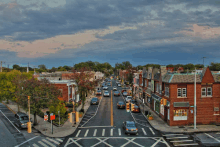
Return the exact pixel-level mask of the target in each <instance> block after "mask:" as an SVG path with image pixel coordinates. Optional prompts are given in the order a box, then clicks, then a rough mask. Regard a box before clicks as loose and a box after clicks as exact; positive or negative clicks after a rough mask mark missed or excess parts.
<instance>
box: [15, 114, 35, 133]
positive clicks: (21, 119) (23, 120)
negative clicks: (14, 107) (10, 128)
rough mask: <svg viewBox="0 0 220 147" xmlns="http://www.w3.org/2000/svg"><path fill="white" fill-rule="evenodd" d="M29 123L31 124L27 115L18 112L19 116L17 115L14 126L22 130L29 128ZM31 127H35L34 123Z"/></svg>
mask: <svg viewBox="0 0 220 147" xmlns="http://www.w3.org/2000/svg"><path fill="white" fill-rule="evenodd" d="M27 122H29V117H28V115H27V114H25V113H23V112H18V113H17V114H15V121H14V124H15V125H16V126H18V127H19V128H20V129H23V128H27ZM31 127H33V123H32V121H31Z"/></svg>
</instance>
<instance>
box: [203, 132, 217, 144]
mask: <svg viewBox="0 0 220 147" xmlns="http://www.w3.org/2000/svg"><path fill="white" fill-rule="evenodd" d="M204 134H205V135H207V136H209V137H210V138H213V139H215V140H216V141H218V142H220V140H218V139H217V138H215V137H213V136H211V135H209V134H207V133H204Z"/></svg>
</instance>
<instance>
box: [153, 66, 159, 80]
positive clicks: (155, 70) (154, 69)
mask: <svg viewBox="0 0 220 147" xmlns="http://www.w3.org/2000/svg"><path fill="white" fill-rule="evenodd" d="M157 72H158V69H157V68H153V71H152V76H151V79H154V75H155V74H156V73H157Z"/></svg>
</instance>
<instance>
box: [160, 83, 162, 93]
mask: <svg viewBox="0 0 220 147" xmlns="http://www.w3.org/2000/svg"><path fill="white" fill-rule="evenodd" d="M161 91H162V86H161V85H160V94H161Z"/></svg>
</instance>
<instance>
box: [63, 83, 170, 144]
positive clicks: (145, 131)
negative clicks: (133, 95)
mask: <svg viewBox="0 0 220 147" xmlns="http://www.w3.org/2000/svg"><path fill="white" fill-rule="evenodd" d="M115 85H116V81H115V80H112V86H108V87H109V88H108V91H109V92H110V94H111V90H112V87H113V86H115ZM121 89H122V88H121V87H118V91H121ZM102 91H103V92H104V90H102ZM112 94H113V92H112ZM99 99H100V104H99V105H91V106H90V107H89V109H88V110H87V112H86V114H85V116H84V117H83V119H82V122H81V123H80V125H79V127H78V128H77V129H76V131H75V132H74V133H73V134H71V135H70V136H68V137H66V138H65V139H64V141H63V142H62V144H61V146H79V147H81V146H82V147H87V146H93V147H95V146H97V147H102V146H103V147H104V146H110V147H111V146H122V147H129V146H132V147H133V146H134V147H135V146H143V147H144V146H153V147H159V146H160V147H162V146H169V145H168V144H167V142H166V141H165V140H164V138H163V137H162V136H161V134H160V132H158V131H156V130H154V129H153V128H152V127H151V126H150V124H149V123H148V122H147V120H146V118H145V117H144V116H143V115H142V113H131V112H127V111H126V109H118V108H117V102H118V101H119V100H121V101H123V100H124V98H123V97H122V96H114V95H113V96H112V99H113V126H111V95H110V97H102V96H99ZM124 121H137V123H136V126H137V128H138V130H139V132H138V135H126V134H125V131H124V130H123V129H122V124H123V122H124Z"/></svg>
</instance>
